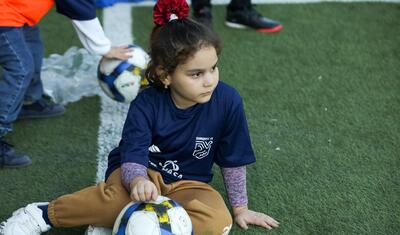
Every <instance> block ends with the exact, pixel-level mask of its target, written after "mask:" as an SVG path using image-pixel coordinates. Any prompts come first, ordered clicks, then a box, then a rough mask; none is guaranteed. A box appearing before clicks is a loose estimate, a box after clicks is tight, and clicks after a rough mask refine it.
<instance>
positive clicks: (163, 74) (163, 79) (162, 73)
mask: <svg viewBox="0 0 400 235" xmlns="http://www.w3.org/2000/svg"><path fill="white" fill-rule="evenodd" d="M156 73H157V76H158V77H159V78H160V81H161V82H162V83H163V84H164V85H165V86H166V87H168V86H169V85H170V84H171V76H169V75H168V73H167V72H166V71H165V70H164V69H163V68H162V67H157V68H156Z"/></svg>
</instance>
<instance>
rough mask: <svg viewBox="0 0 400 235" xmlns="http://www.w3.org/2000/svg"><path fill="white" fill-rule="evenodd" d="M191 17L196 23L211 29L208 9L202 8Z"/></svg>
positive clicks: (211, 24) (210, 17)
mask: <svg viewBox="0 0 400 235" xmlns="http://www.w3.org/2000/svg"><path fill="white" fill-rule="evenodd" d="M193 16H194V19H195V20H196V21H197V22H199V23H201V24H203V25H205V26H207V27H208V28H210V29H212V28H213V23H212V12H211V8H210V7H203V8H201V9H200V10H198V11H194V12H193Z"/></svg>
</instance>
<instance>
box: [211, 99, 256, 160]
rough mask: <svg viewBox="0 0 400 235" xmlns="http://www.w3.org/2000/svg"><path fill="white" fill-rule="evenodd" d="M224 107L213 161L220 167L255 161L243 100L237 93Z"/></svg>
mask: <svg viewBox="0 0 400 235" xmlns="http://www.w3.org/2000/svg"><path fill="white" fill-rule="evenodd" d="M230 101H231V102H229V104H228V105H227V107H226V111H225V112H226V116H225V120H224V122H223V129H222V134H221V139H220V142H219V144H218V149H217V154H216V158H215V163H216V164H217V165H219V166H220V167H239V166H244V165H248V164H250V163H253V162H255V160H256V159H255V156H254V152H253V148H252V146H251V140H250V135H249V130H248V126H247V120H246V116H245V113H244V109H243V102H242V99H241V97H240V95H239V94H238V93H236V92H235V93H234V94H233V95H232V96H231V97H230Z"/></svg>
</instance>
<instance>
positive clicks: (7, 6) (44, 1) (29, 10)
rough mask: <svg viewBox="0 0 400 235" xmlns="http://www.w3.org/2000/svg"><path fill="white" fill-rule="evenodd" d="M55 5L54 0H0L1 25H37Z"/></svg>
mask: <svg viewBox="0 0 400 235" xmlns="http://www.w3.org/2000/svg"><path fill="white" fill-rule="evenodd" d="M53 5H54V0H0V26H5V27H21V26H23V25H25V24H28V25H30V26H32V25H35V24H37V23H38V22H39V21H40V19H41V18H42V17H43V16H44V15H45V14H46V13H47V12H48V11H49V10H50V9H51V8H52V7H53Z"/></svg>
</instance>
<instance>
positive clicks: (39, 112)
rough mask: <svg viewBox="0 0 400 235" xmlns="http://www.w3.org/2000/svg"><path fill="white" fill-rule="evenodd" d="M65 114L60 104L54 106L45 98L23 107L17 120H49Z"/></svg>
mask: <svg viewBox="0 0 400 235" xmlns="http://www.w3.org/2000/svg"><path fill="white" fill-rule="evenodd" d="M64 113H65V108H64V106H63V105H61V104H54V103H53V102H52V101H51V100H50V99H49V98H48V97H47V96H43V98H42V99H40V100H38V101H36V102H34V103H32V104H28V105H23V106H22V108H21V112H20V113H19V115H18V119H27V118H49V117H56V116H60V115H62V114H64Z"/></svg>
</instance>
